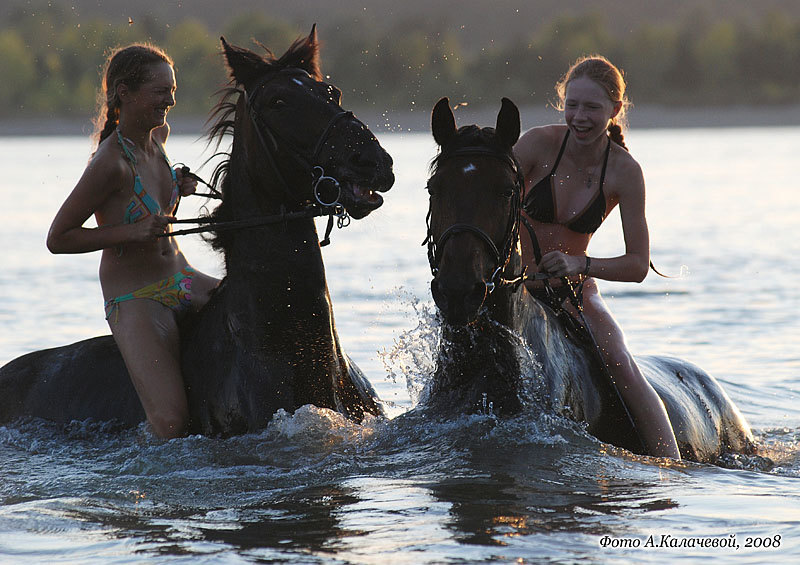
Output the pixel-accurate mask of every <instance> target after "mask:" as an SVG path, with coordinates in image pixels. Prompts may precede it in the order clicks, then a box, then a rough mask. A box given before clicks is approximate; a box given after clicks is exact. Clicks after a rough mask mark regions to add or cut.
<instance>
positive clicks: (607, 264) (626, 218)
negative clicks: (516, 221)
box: [541, 159, 650, 282]
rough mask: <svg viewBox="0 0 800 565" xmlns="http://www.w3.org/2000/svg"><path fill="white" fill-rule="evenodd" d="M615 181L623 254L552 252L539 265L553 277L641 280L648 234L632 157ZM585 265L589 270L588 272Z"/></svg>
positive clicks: (637, 171) (639, 178) (639, 177)
mask: <svg viewBox="0 0 800 565" xmlns="http://www.w3.org/2000/svg"><path fill="white" fill-rule="evenodd" d="M624 167H625V169H624V170H623V171H622V172H621V174H620V179H619V181H618V182H617V185H618V186H619V188H618V190H616V195H617V198H618V202H619V209H620V216H621V219H622V232H623V237H624V238H625V254H624V255H620V256H618V257H607V258H598V257H592V258H591V259H590V260H589V261H587V258H586V257H583V256H579V255H567V254H565V253H562V252H560V251H551V252H550V253H546V254H545V255H544V256H543V257H542V262H541V268H542V270H544V271H545V272H548V273H550V274H552V275H553V276H558V277H563V276H574V275H579V274H585V275H588V276H591V277H595V278H598V279H605V280H609V281H624V282H642V281H643V280H644V278H645V277H646V276H647V272H648V268H649V265H650V235H649V231H648V229H647V218H646V216H645V188H644V177H643V176H642V171H641V168H640V167H639V165H638V164H637V163H636V162H635V161H633V160H632V159H631V160H630V161H629V162H628V163H625V165H624ZM587 265H589V270H588V272H587V269H586V267H587Z"/></svg>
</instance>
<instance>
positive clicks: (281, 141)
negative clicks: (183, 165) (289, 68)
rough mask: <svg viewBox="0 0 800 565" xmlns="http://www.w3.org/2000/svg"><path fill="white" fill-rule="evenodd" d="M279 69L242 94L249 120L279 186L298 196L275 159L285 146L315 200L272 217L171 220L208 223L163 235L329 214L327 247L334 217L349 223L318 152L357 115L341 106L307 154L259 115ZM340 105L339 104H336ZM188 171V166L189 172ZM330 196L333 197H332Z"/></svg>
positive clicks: (338, 187) (336, 186) (338, 185)
mask: <svg viewBox="0 0 800 565" xmlns="http://www.w3.org/2000/svg"><path fill="white" fill-rule="evenodd" d="M279 73H280V71H278V72H277V73H275V74H272V75H269V76H267V77H265V78H264V79H262V80H261V81H260V82H258V83H257V84H256V86H255V87H253V88H252V94H249V93H248V91H247V90H244V92H243V96H244V97H245V99H244V104H245V107H246V111H247V114H248V117H249V118H250V121H251V123H252V125H253V129H254V130H255V132H256V137H257V138H258V142H259V145H260V146H261V149H262V153H263V155H264V157H265V158H266V159H265V160H266V164H267V166H268V167H269V168H270V169H271V171H272V173H273V174H274V177H275V178H276V179H277V181H278V185H279V186H280V188H281V190H282V191H283V192H284V193H285V194H286V195H288V196H289V197H290V198H296V195H295V193H294V192H293V191H292V189H291V187H290V186H289V183H288V182H287V181H286V178H285V177H284V175H283V173H282V172H281V167H279V166H278V163H277V161H276V159H275V155H274V152H275V151H276V150H277V149H278V148H279V147H281V148H286V149H287V151H286V156H288V158H290V159H292V160H294V161H295V163H297V164H299V165H300V168H301V170H303V171H305V172H306V174H307V175H308V178H309V179H310V182H311V192H312V194H313V196H314V200H313V201H308V202H306V203H305V204H304V205H303V206H302V207H301V209H300V210H296V211H293V212H287V211H286V210H285V209H283V207H282V210H281V212H280V213H279V214H272V215H269V216H259V217H254V218H246V219H243V220H232V221H225V222H220V221H216V220H214V219H213V218H208V217H205V218H191V219H185V220H174V221H173V222H172V223H174V224H189V223H193V224H206V225H205V226H201V227H197V228H190V229H185V230H178V231H174V232H170V233H166V234H163V237H171V236H175V235H186V234H192V233H201V232H209V231H215V232H217V231H230V230H237V229H244V228H251V227H259V226H264V225H268V224H274V223H281V222H286V221H289V220H294V219H301V218H313V217H319V216H328V225H327V228H326V230H325V237H324V238H323V240H322V241H320V246H325V245H328V244H329V243H330V233H331V231H332V229H333V218H334V217H336V219H337V227H338V228H343V227H346V226H348V225H349V224H350V216H349V214H348V213H347V210H345V208H344V206H343V205H342V204H341V203H340V202H339V199H340V198H341V196H342V188H341V183H340V182H339V180H338V179H336V178H335V177H332V176H330V175H327V174H325V169H324V168H323V166H322V165H321V164H319V154H320V152H321V151H322V149H323V148H324V147H325V145H326V143H327V142H328V138H329V137H330V134H331V131H332V130H333V128H334V126H335V125H336V124H337V123H338V122H339V121H340V120H342V119H344V118H354V115H353V113H352V112H349V111H346V110H342V109H341V107H339V109H340V111H339V112H337V113H336V114H334V115H333V117H331V119H330V120H329V121H328V123H327V124H326V126H325V128H324V129H323V130H322V133H321V134H320V136H319V137H318V138H317V141H316V143H315V144H314V148H313V150H312V151H311V153H310V154H308V153H306V152H305V151H304V150H303V149H302V148H300V147H298V146H297V145H296V144H295V143H293V142H292V141H291V140H289V139H287V138H286V137H284V136H282V135H280V134H279V133H278V132H277V131H276V130H274V129H273V128H272V127H270V126H269V125H268V124H266V123H265V122H264V121H263V120H261V119H260V118H259V116H258V114H257V113H256V111H255V106H256V100H257V99H258V98H259V97H260V96H262V93H263V92H264V90H265V89H264V87H265V86H266V85H267V83H269V82H271V81H272V80H274V79H275V78H277V76H278V74H279ZM337 106H338V104H337ZM186 172H187V173H188V169H187V171H186ZM192 177H193V178H196V179H197V180H198V181H199V182H202V183H204V184H206V185H207V186H210V185H209V184H208V183H207V182H205V181H203V180H202V179H201V178H199V177H198V176H197V175H194V174H193V173H192ZM211 188H212V191H213V192H212V193H209V194H205V196H208V197H211V198H220V199H221V198H222V196H221V195H220V194H219V193H218V192H217V191H216V190H214V189H213V187H211ZM329 195H330V196H329Z"/></svg>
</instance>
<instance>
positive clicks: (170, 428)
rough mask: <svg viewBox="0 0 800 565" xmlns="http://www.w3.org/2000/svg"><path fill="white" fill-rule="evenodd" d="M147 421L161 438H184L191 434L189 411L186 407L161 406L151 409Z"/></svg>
mask: <svg viewBox="0 0 800 565" xmlns="http://www.w3.org/2000/svg"><path fill="white" fill-rule="evenodd" d="M147 421H148V422H150V426H152V428H153V432H154V433H155V434H156V435H157V436H158V437H160V438H163V439H172V438H176V437H184V436H185V435H186V434H187V433H188V432H189V411H188V409H187V407H186V406H160V407H158V408H156V409H151V411H150V412H149V413H148V414H147Z"/></svg>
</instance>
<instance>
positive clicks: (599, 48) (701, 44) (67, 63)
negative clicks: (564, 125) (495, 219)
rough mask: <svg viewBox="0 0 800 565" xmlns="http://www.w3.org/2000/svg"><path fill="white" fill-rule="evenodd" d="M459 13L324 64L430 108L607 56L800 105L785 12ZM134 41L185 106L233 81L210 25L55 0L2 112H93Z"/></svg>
mask: <svg viewBox="0 0 800 565" xmlns="http://www.w3.org/2000/svg"><path fill="white" fill-rule="evenodd" d="M453 19H455V17H454V18H453ZM449 20H450V19H448V21H431V19H426V18H425V17H423V16H420V17H408V18H405V19H401V20H398V21H396V22H392V23H391V25H390V26H389V27H388V28H385V29H382V30H380V31H377V30H374V29H371V28H369V27H367V26H360V25H357V24H356V23H354V24H353V25H350V26H337V27H335V28H331V29H325V30H322V32H321V39H322V41H323V51H322V63H323V66H322V68H323V72H324V73H325V75H326V76H327V77H329V80H330V81H331V82H333V83H334V84H336V85H337V86H339V87H340V88H341V89H342V90H343V92H344V96H345V103H346V104H347V106H348V107H351V108H364V107H372V108H373V109H385V110H391V111H402V110H414V109H420V110H423V111H427V110H428V109H429V108H430V107H432V105H433V103H435V101H436V100H437V99H438V98H440V97H441V96H445V95H447V96H449V97H450V99H451V101H453V102H454V103H457V102H467V103H469V104H470V105H474V106H481V105H482V104H483V103H484V101H485V102H486V103H488V104H492V105H494V104H495V103H496V101H497V100H498V99H499V98H500V97H501V96H507V97H509V98H512V99H513V100H514V101H515V102H517V103H518V104H521V105H546V104H548V103H550V102H552V101H553V100H554V97H555V94H554V92H553V85H554V83H555V82H556V80H558V78H559V77H560V76H561V74H562V73H563V72H564V71H565V70H566V68H567V67H568V65H569V64H570V62H572V61H573V60H574V59H575V58H577V57H578V56H579V55H581V54H586V53H602V54H604V55H606V56H607V57H609V58H610V59H611V60H612V61H613V62H615V63H616V64H617V65H618V66H620V67H621V68H623V69H624V71H625V73H626V77H627V79H628V84H629V94H630V96H631V98H632V99H633V101H634V102H635V103H637V104H663V105H669V106H680V105H694V106H698V105H699V106H704V105H708V106H712V105H714V106H718V105H737V104H760V105H775V104H797V103H798V102H800V19H793V18H792V17H787V16H786V15H783V14H780V13H770V14H767V15H765V16H763V17H761V18H759V19H758V20H756V21H751V20H734V19H726V18H725V17H724V15H723V16H719V15H716V16H715V17H713V18H712V17H708V16H704V15H703V14H699V15H696V17H692V18H691V19H687V20H686V21H683V22H679V23H675V22H672V23H664V24H655V23H648V22H644V23H642V24H640V25H638V26H637V27H636V28H634V29H631V30H629V32H626V33H622V34H621V33H614V32H612V31H611V28H610V26H609V25H608V23H607V22H606V21H605V20H604V18H603V16H602V15H600V14H599V13H587V14H582V15H561V16H558V17H555V18H553V19H552V21H550V22H549V23H547V24H546V25H543V26H539V27H538V28H537V30H536V32H532V33H531V35H530V36H529V37H521V36H519V37H504V38H497V39H496V40H495V41H491V42H489V43H484V44H482V45H475V44H472V43H471V42H470V41H469V34H465V33H460V32H459V29H458V25H457V22H454V21H449ZM307 33H308V28H301V27H300V26H299V25H297V24H296V23H295V22H290V21H286V20H283V19H281V18H280V17H279V16H276V15H267V14H265V13H262V12H253V13H247V14H240V15H234V16H232V17H231V19H230V20H229V21H227V22H225V23H224V24H223V26H222V35H224V36H225V38H226V40H228V41H229V42H231V43H235V44H238V45H243V46H249V47H251V48H254V49H256V50H258V49H260V47H258V46H256V45H254V44H253V39H254V38H255V39H257V40H260V41H262V42H264V43H265V44H266V45H267V46H269V47H270V48H272V49H273V50H274V51H275V52H276V54H278V55H279V54H281V53H282V52H283V50H284V49H285V48H286V47H287V46H288V45H289V44H290V43H291V41H292V40H294V39H296V38H297V37H299V36H301V35H304V34H307ZM134 41H148V42H152V43H155V44H157V45H159V46H161V47H163V48H164V49H165V50H166V51H167V52H168V53H169V54H170V55H171V56H172V58H173V59H174V61H175V66H176V74H177V77H178V100H179V105H178V108H177V109H176V110H179V111H180V112H181V114H183V115H204V114H206V113H207V112H208V110H209V109H210V107H211V106H212V104H213V102H214V99H213V93H214V92H215V91H216V90H217V89H219V88H220V87H221V86H222V85H223V84H225V82H226V81H227V77H226V76H225V72H224V67H223V62H222V58H221V56H220V54H219V36H218V34H217V33H212V31H211V30H209V28H208V26H207V25H206V24H204V23H203V22H202V21H200V20H199V19H193V18H186V19H183V20H181V21H177V22H173V23H171V24H164V23H161V22H158V21H156V20H155V19H152V18H148V17H142V18H138V19H137V20H136V21H133V20H129V21H124V22H109V21H104V20H101V19H94V20H88V21H87V20H86V19H85V18H82V19H78V18H76V17H75V16H74V15H73V14H71V12H70V11H69V10H68V8H65V7H61V6H59V5H58V4H56V3H49V4H44V5H42V7H41V8H40V9H26V10H24V11H23V10H20V11H18V12H16V13H12V14H11V15H10V16H9V17H8V18H7V20H6V22H5V24H4V25H3V27H2V29H0V76H3V77H4V79H3V81H0V117H11V116H13V117H28V116H30V117H53V116H59V117H62V116H74V117H86V116H88V115H90V114H92V113H93V112H94V109H95V105H96V94H97V89H98V87H99V85H100V72H101V69H102V65H103V62H104V60H105V57H106V55H107V54H108V52H109V50H110V49H111V48H112V47H115V46H119V45H124V44H127V43H131V42H134Z"/></svg>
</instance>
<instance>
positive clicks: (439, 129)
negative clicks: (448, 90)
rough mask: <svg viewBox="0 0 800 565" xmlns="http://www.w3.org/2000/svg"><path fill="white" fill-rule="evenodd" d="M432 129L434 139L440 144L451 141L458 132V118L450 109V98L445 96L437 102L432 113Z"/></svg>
mask: <svg viewBox="0 0 800 565" xmlns="http://www.w3.org/2000/svg"><path fill="white" fill-rule="evenodd" d="M431 131H432V132H433V139H435V140H436V143H438V144H439V146H440V147H441V146H443V145H444V144H445V143H447V142H448V141H450V138H452V137H453V136H454V135H455V133H456V118H455V116H453V111H452V110H451V109H450V100H448V99H447V97H446V96H445V97H444V98H442V99H441V100H439V101H438V102H437V103H436V106H434V107H433V113H432V114H431Z"/></svg>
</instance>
